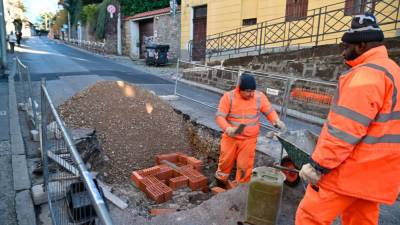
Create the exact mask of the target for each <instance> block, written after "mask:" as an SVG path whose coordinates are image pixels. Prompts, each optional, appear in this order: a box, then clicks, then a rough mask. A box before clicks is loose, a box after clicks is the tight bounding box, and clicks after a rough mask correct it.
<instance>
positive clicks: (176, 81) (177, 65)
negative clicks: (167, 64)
mask: <svg viewBox="0 0 400 225" xmlns="http://www.w3.org/2000/svg"><path fill="white" fill-rule="evenodd" d="M179 61H180V59H178V62H177V63H176V75H175V87H174V95H176V92H177V88H178V77H179Z"/></svg>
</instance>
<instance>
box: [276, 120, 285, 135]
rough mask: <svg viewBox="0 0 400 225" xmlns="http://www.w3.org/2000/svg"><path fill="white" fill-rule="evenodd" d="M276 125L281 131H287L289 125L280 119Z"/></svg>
mask: <svg viewBox="0 0 400 225" xmlns="http://www.w3.org/2000/svg"><path fill="white" fill-rule="evenodd" d="M274 126H275V127H277V128H279V129H280V130H281V133H286V132H287V127H286V125H285V123H284V122H283V121H282V120H280V119H278V120H277V121H276V123H275V125H274Z"/></svg>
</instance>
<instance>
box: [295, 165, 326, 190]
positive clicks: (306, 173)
mask: <svg viewBox="0 0 400 225" xmlns="http://www.w3.org/2000/svg"><path fill="white" fill-rule="evenodd" d="M299 176H300V177H301V179H303V180H304V181H306V182H308V183H311V184H313V185H316V184H317V183H318V181H319V179H321V173H320V172H318V171H317V170H316V169H315V168H314V167H312V166H311V164H310V163H307V164H305V165H303V167H301V170H300V173H299Z"/></svg>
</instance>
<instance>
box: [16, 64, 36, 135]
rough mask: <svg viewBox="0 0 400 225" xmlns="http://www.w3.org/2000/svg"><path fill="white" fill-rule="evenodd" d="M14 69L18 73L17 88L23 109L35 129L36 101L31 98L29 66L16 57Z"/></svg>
mask: <svg viewBox="0 0 400 225" xmlns="http://www.w3.org/2000/svg"><path fill="white" fill-rule="evenodd" d="M16 67H17V68H16V71H17V74H18V82H17V85H18V86H19V90H20V91H21V92H22V96H21V97H22V99H20V100H22V103H23V104H24V109H25V110H26V111H27V113H28V116H29V119H30V121H31V122H32V125H33V127H34V128H35V129H37V118H38V113H37V105H38V104H37V103H36V101H35V100H34V98H33V91H32V81H31V74H30V72H29V68H28V67H27V66H26V65H24V64H23V63H22V62H21V60H20V59H19V58H18V57H17V58H16Z"/></svg>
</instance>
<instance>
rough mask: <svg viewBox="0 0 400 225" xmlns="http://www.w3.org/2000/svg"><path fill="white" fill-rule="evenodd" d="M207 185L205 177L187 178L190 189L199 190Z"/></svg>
mask: <svg viewBox="0 0 400 225" xmlns="http://www.w3.org/2000/svg"><path fill="white" fill-rule="evenodd" d="M206 186H207V178H206V177H203V178H189V187H190V189H192V191H196V190H201V189H203V188H204V187H206Z"/></svg>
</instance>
